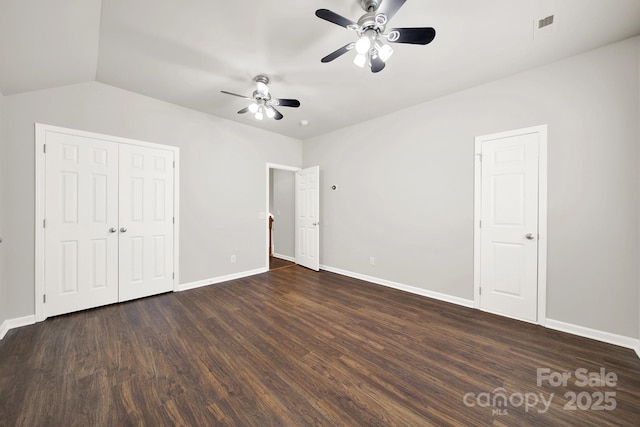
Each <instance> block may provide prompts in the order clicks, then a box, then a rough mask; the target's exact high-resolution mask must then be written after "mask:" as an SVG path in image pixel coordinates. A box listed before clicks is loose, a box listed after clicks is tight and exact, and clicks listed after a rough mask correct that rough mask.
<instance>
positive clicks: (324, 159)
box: [303, 38, 640, 337]
mask: <svg viewBox="0 0 640 427" xmlns="http://www.w3.org/2000/svg"><path fill="white" fill-rule="evenodd" d="M639 46H640V38H634V39H630V40H627V41H624V42H620V43H617V44H614V45H610V46H607V47H604V48H601V49H598V50H595V51H591V52H588V53H585V54H583V55H580V56H576V57H573V58H569V59H566V60H563V61H561V62H557V63H554V64H551V65H548V66H545V67H541V68H538V69H534V70H531V71H528V72H525V73H521V74H518V75H514V76H512V77H509V78H504V79H501V80H498V81H495V82H493V83H489V84H486V85H482V86H478V87H475V88H472V89H470V90H465V91H462V92H459V93H456V94H453V95H450V96H447V97H444V98H440V99H438V100H434V101H432V102H427V103H424V104H421V105H417V106H415V107H413V108H409V109H406V110H403V111H400V112H397V113H394V114H391V115H388V116H385V117H382V118H380V119H377V120H373V121H370V122H366V123H362V124H359V125H356V126H353V127H348V128H345V129H341V130H338V131H335V132H333V133H331V134H329V135H324V136H321V137H318V138H315V139H312V140H309V141H305V142H304V148H303V164H304V166H305V167H307V166H311V165H320V169H321V174H322V181H321V182H322V188H321V200H322V212H321V220H322V228H321V239H322V240H321V245H322V246H321V263H322V264H324V265H327V266H330V267H334V268H340V269H344V270H347V271H352V272H355V273H360V274H366V275H370V276H373V277H378V278H381V279H386V280H391V281H395V282H399V283H402V284H405V285H411V286H416V287H419V288H423V289H426V290H430V291H435V292H440V293H444V294H448V295H451V296H455V297H460V298H466V299H470V300H472V299H473V180H474V137H476V136H479V135H486V134H491V133H495V132H500V131H506V130H511V129H518V128H523V127H529V126H534V125H539V124H548V126H549V147H548V150H549V156H548V166H549V171H548V178H549V198H548V206H549V210H548V218H549V226H548V229H549V236H548V242H549V244H548V296H547V317H548V318H551V319H554V320H558V321H563V322H567V323H572V324H575V325H580V326H583V327H588V328H593V329H597V330H601V331H607V332H611V333H615V334H620V335H623V336H627V337H638V336H639V329H638V328H639V323H640V322H639V319H638V317H639V311H638V301H639V298H640V296H639V295H638V294H639V271H638V260H639V259H640V258H639V255H640V253H639V235H638V234H639V231H638V226H639V222H638V218H639V215H640V212H639V207H638V199H639V191H638V189H639V186H638V171H639V153H638V146H639V141H640V135H639V128H638V116H639V106H640V103H639V98H638V93H639V78H638V63H639ZM389 96H393V93H392V92H390V93H389ZM333 184H336V185H338V187H339V188H338V190H337V191H330V190H329V187H330V186H331V185H333ZM370 256H374V257H375V260H376V262H375V265H373V266H371V265H369V257H370Z"/></svg>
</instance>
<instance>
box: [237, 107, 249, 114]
mask: <svg viewBox="0 0 640 427" xmlns="http://www.w3.org/2000/svg"><path fill="white" fill-rule="evenodd" d="M248 111H249V107H245V108H243V109H242V110H240V111H238V114H244V113H246V112H248Z"/></svg>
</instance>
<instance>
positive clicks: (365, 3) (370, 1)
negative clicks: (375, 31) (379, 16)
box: [360, 0, 382, 12]
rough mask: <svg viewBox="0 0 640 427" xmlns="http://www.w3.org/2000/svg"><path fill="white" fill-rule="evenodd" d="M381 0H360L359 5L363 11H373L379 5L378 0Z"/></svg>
mask: <svg viewBox="0 0 640 427" xmlns="http://www.w3.org/2000/svg"><path fill="white" fill-rule="evenodd" d="M381 1H382V0H360V5H361V6H362V8H363V9H364V10H365V12H375V11H376V10H378V7H380V2H381Z"/></svg>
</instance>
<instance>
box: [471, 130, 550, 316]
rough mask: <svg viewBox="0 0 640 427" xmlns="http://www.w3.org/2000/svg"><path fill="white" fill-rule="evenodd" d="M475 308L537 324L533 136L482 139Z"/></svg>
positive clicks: (536, 150)
mask: <svg viewBox="0 0 640 427" xmlns="http://www.w3.org/2000/svg"><path fill="white" fill-rule="evenodd" d="M481 150H482V151H481V159H482V161H481V165H482V166H481V168H482V174H481V176H482V178H481V180H482V183H481V198H482V201H481V205H482V206H481V228H480V239H481V243H480V296H479V298H480V307H481V308H482V309H484V310H487V311H491V312H495V313H499V314H503V315H507V316H510V317H515V318H519V319H523V320H529V321H536V320H537V296H538V182H539V179H538V160H539V141H538V134H537V133H528V134H526V133H525V134H521V135H514V136H508V137H498V138H496V139H487V140H484V141H482V147H481Z"/></svg>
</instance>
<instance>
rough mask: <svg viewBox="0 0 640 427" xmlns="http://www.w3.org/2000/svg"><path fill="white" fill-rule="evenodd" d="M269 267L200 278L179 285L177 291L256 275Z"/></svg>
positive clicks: (264, 271)
mask: <svg viewBox="0 0 640 427" xmlns="http://www.w3.org/2000/svg"><path fill="white" fill-rule="evenodd" d="M267 271H269V270H268V269H267V268H256V269H255V270H249V271H242V272H240V273H233V274H227V275H226V276H218V277H213V278H211V279H204V280H198V281H197V282H191V283H183V284H182V285H180V286H178V289H177V291H179V292H181V291H188V290H189V289H196V288H201V287H203V286H209V285H215V284H217V283H222V282H228V281H230V280H236V279H242V278H244V277H249V276H255V275H257V274H262V273H266V272H267Z"/></svg>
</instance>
